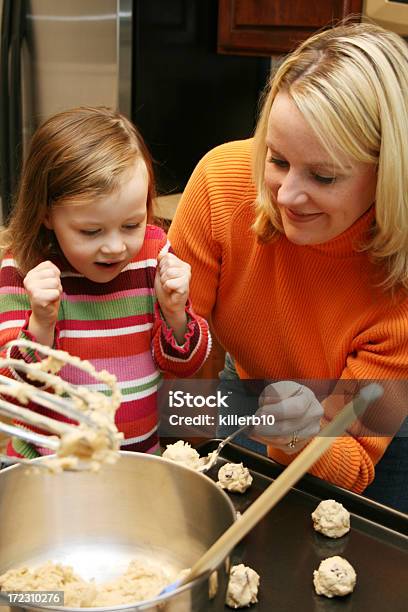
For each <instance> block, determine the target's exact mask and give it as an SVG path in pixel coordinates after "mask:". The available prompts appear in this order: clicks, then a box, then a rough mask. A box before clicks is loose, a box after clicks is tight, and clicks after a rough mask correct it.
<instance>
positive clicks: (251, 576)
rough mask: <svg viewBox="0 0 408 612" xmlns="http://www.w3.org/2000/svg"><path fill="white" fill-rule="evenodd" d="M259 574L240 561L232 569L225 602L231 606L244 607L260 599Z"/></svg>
mask: <svg viewBox="0 0 408 612" xmlns="http://www.w3.org/2000/svg"><path fill="white" fill-rule="evenodd" d="M258 588H259V574H257V573H256V571H255V570H253V569H252V568H250V567H248V566H247V565H244V564H243V563H240V564H239V565H233V566H232V567H231V571H230V577H229V583H228V588H227V596H226V600H225V603H226V604H227V606H229V607H230V608H244V607H246V606H250V605H251V604H253V603H256V602H257V601H258V597H257V595H258Z"/></svg>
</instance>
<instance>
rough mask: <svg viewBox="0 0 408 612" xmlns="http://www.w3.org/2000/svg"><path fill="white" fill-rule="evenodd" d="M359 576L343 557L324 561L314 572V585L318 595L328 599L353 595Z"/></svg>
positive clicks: (329, 558)
mask: <svg viewBox="0 0 408 612" xmlns="http://www.w3.org/2000/svg"><path fill="white" fill-rule="evenodd" d="M356 579H357V574H356V572H355V571H354V568H353V566H352V565H351V564H350V563H349V562H348V561H347V560H346V559H343V557H339V556H337V555H336V556H335V557H328V558H327V559H324V561H322V562H321V563H320V565H319V568H318V569H317V570H315V571H314V572H313V584H314V587H315V590H316V593H317V594H318V595H325V596H326V597H330V598H331V597H335V596H336V595H339V596H344V595H348V594H349V593H352V591H353V590H354V587H355V584H356Z"/></svg>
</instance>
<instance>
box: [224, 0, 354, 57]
mask: <svg viewBox="0 0 408 612" xmlns="http://www.w3.org/2000/svg"><path fill="white" fill-rule="evenodd" d="M362 4H363V0H219V3H218V52H219V53H226V54H237V55H283V54H285V53H288V52H289V51H291V50H292V49H294V48H295V47H296V46H297V44H298V43H299V42H300V41H302V40H304V39H305V38H307V37H308V36H310V34H312V33H313V32H316V31H317V30H320V29H321V28H324V27H325V26H327V25H329V24H331V23H334V22H336V21H338V20H340V19H342V18H344V17H346V16H347V15H350V14H353V15H356V19H357V20H359V14H360V13H361V10H362Z"/></svg>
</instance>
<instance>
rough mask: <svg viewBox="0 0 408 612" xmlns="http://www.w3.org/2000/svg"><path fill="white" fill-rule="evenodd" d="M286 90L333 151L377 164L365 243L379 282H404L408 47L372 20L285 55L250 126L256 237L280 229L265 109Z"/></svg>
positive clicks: (407, 279)
mask: <svg viewBox="0 0 408 612" xmlns="http://www.w3.org/2000/svg"><path fill="white" fill-rule="evenodd" d="M282 91H283V92H285V93H286V94H287V95H288V96H289V97H290V98H291V100H292V101H293V102H294V104H295V105H296V107H297V108H298V109H299V111H300V112H301V113H302V115H303V116H304V118H305V120H306V121H307V123H308V124H309V125H310V126H311V128H312V129H313V130H314V132H315V133H316V135H317V136H318V138H319V139H320V140H321V142H322V144H323V145H324V146H325V147H326V150H327V151H328V152H330V153H331V154H332V155H333V156H334V148H335V147H339V148H340V150H341V151H342V152H343V153H346V154H347V155H348V156H350V157H351V158H353V159H355V160H357V161H360V162H367V163H375V164H376V165H377V172H378V174H377V190H376V202H375V219H376V222H375V227H374V228H373V232H372V235H371V238H370V242H369V243H368V244H366V245H365V246H364V248H365V249H367V250H369V252H370V254H371V255H372V257H373V258H374V259H375V260H377V261H378V262H380V263H382V264H385V275H386V279H385V281H384V283H383V284H384V286H385V287H387V288H394V287H397V286H401V285H402V286H405V287H406V288H408V48H407V45H406V43H405V41H404V40H403V39H402V38H400V37H399V36H398V35H396V34H393V33H392V32H388V31H387V30H384V29H383V28H381V27H379V26H376V25H373V24H349V25H340V26H337V27H334V28H332V29H329V30H325V31H323V32H319V33H318V34H315V35H314V36H311V37H310V38H309V39H308V40H306V41H305V42H304V43H302V44H301V45H300V46H299V47H298V48H297V49H296V50H295V51H294V52H293V53H292V54H291V55H289V56H288V57H287V58H286V60H285V61H284V62H283V63H282V65H281V66H280V67H279V69H278V70H277V72H276V74H275V76H274V77H272V78H271V80H270V83H269V85H268V87H267V89H266V91H265V92H264V98H263V106H262V111H261V114H260V117H259V121H258V124H257V128H256V132H255V143H254V144H255V146H254V158H253V174H254V181H255V184H256V187H257V193H258V195H257V201H256V220H255V223H254V229H255V232H256V233H257V235H258V237H259V239H260V240H261V241H264V242H267V241H269V240H271V239H272V238H273V237H274V236H275V235H276V234H277V232H281V231H283V228H282V225H281V219H280V214H279V210H278V208H277V205H276V202H275V201H274V200H273V197H272V195H271V193H270V191H269V190H268V189H267V187H266V185H265V182H264V168H265V158H266V154H267V147H266V143H265V139H266V133H267V125H268V119H269V114H270V111H271V107H272V104H273V101H274V99H275V97H276V95H277V94H278V92H282Z"/></svg>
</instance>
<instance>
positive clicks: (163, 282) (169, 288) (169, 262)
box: [154, 253, 191, 343]
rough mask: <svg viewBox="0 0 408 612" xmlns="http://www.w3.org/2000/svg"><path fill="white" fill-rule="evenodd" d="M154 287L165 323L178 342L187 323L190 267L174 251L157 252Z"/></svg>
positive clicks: (180, 341) (181, 341) (182, 336)
mask: <svg viewBox="0 0 408 612" xmlns="http://www.w3.org/2000/svg"><path fill="white" fill-rule="evenodd" d="M157 262H158V263H157V270H156V278H155V280H154V289H155V292H156V296H157V300H158V302H159V305H160V309H161V311H162V313H163V316H164V318H165V319H166V322H167V324H168V325H169V326H170V327H171V328H172V329H173V331H174V335H175V337H176V339H177V341H178V342H179V343H183V341H184V334H185V331H186V325H187V316H186V313H185V307H186V303H187V300H188V293H189V287H190V278H191V267H190V265H189V264H188V263H186V262H184V261H182V260H181V259H179V258H178V257H176V255H174V253H163V254H162V253H159V255H158V257H157Z"/></svg>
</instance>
